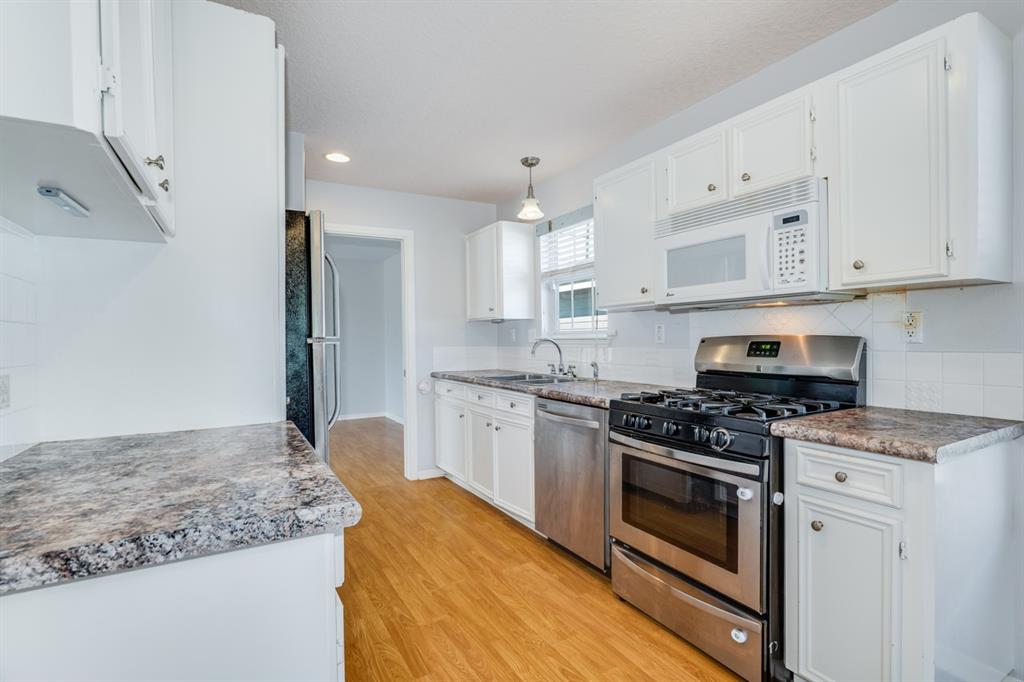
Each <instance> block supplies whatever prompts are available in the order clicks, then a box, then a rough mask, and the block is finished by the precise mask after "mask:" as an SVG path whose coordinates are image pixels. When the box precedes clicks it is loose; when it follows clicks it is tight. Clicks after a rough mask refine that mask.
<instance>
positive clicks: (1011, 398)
mask: <svg viewBox="0 0 1024 682" xmlns="http://www.w3.org/2000/svg"><path fill="white" fill-rule="evenodd" d="M982 406H983V413H984V415H985V416H986V417H996V418H998V419H1018V420H1021V419H1024V390H1022V389H1021V388H1020V387H1019V386H984V387H983V389H982Z"/></svg>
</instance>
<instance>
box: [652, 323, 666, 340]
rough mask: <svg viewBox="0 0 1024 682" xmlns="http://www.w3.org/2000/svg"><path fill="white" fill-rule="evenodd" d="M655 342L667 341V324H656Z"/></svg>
mask: <svg viewBox="0 0 1024 682" xmlns="http://www.w3.org/2000/svg"><path fill="white" fill-rule="evenodd" d="M654 343H665V325H663V324H656V325H654Z"/></svg>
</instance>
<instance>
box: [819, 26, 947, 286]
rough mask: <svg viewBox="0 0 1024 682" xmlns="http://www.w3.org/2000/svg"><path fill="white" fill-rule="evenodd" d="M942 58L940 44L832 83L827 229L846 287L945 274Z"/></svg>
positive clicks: (871, 62)
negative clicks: (834, 158) (833, 162)
mask: <svg viewBox="0 0 1024 682" xmlns="http://www.w3.org/2000/svg"><path fill="white" fill-rule="evenodd" d="M945 52H946V50H945V41H944V40H938V41H935V42H932V43H929V44H927V45H924V46H922V47H919V48H917V49H914V50H911V51H909V52H906V53H904V54H901V55H897V56H892V55H889V54H885V55H883V58H881V59H871V60H868V61H867V62H865V63H864V64H863V65H858V66H856V67H854V69H852V70H851V71H848V72H844V74H843V75H841V76H840V77H839V78H838V79H837V80H836V82H835V86H834V90H833V96H834V97H835V106H836V118H837V140H836V146H837V152H838V167H837V171H836V174H837V176H838V177H836V178H834V182H833V183H832V186H833V187H835V188H836V190H837V191H836V192H835V193H834V194H832V193H831V192H830V196H829V200H830V204H831V215H830V218H831V224H830V228H831V230H832V234H833V235H835V236H834V237H833V239H832V245H833V248H838V249H839V254H838V257H837V258H836V259H834V260H833V263H835V265H836V266H837V268H834V269H833V273H835V272H836V271H837V270H838V276H839V277H840V283H841V285H843V286H857V285H866V284H878V283H888V282H892V283H895V282H899V281H906V280H920V279H929V278H936V277H942V276H944V275H945V274H946V273H947V271H948V263H947V257H946V239H947V238H948V236H947V234H948V233H947V230H948V224H947V214H948V210H947V209H948V205H947V198H948V197H947V191H946V187H947V170H946V152H947V139H946V72H945V70H944V58H945ZM836 261H838V262H837V263H836Z"/></svg>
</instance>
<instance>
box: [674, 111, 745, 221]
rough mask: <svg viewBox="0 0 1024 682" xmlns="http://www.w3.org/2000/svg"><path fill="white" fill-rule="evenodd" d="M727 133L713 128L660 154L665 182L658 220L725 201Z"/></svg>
mask: <svg viewBox="0 0 1024 682" xmlns="http://www.w3.org/2000/svg"><path fill="white" fill-rule="evenodd" d="M727 147H728V145H727V143H726V130H725V128H716V129H714V130H711V131H707V132H703V133H700V134H698V135H695V136H693V137H690V138H687V139H685V140H683V141H682V142H678V143H676V144H674V145H672V146H671V147H669V148H668V149H667V150H665V151H664V152H663V153H662V154H663V156H662V164H663V165H664V173H665V181H664V186H663V191H662V193H661V194H660V195H659V196H658V201H657V208H658V211H657V213H658V218H665V217H668V216H670V215H672V214H674V213H678V212H680V211H685V210H687V209H691V208H697V207H699V206H706V205H708V204H713V203H716V202H719V201H724V200H725V199H726V198H728V193H727V188H726V167H727V166H728V162H727V157H726V149H727Z"/></svg>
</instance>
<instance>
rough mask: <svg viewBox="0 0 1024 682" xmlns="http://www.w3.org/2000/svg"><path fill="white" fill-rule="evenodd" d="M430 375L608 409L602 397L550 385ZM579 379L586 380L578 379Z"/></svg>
mask: <svg viewBox="0 0 1024 682" xmlns="http://www.w3.org/2000/svg"><path fill="white" fill-rule="evenodd" d="M514 373H515V372H512V371H510V372H509V374H514ZM430 376H431V378H433V379H440V380H441V381H457V382H461V383H463V384H471V385H473V386H484V387H485V388H493V389H495V390H499V391H511V392H512V393H525V394H526V395H532V396H535V397H537V398H547V399H548V400H560V401H562V402H565V403H575V404H577V405H587V406H589V407H598V408H601V409H604V410H607V409H608V401H607V400H605V399H604V398H597V397H593V396H584V395H580V394H578V393H567V392H565V391H559V390H558V389H557V388H552V387H551V385H545V386H522V385H515V384H512V383H511V382H508V381H496V380H494V379H488V378H487V377H472V376H465V375H462V374H458V373H452V372H431V373H430ZM579 381H587V380H586V379H579ZM567 383H568V382H567Z"/></svg>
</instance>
